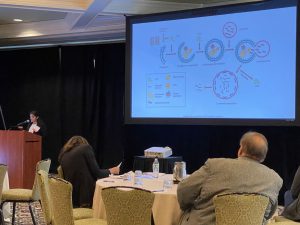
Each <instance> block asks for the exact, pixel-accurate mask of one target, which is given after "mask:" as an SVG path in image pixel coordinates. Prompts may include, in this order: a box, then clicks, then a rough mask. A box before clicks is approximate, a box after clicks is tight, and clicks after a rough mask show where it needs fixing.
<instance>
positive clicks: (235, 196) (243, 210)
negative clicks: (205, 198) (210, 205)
mask: <svg viewBox="0 0 300 225" xmlns="http://www.w3.org/2000/svg"><path fill="white" fill-rule="evenodd" d="M213 202H214V206H215V214H216V225H261V224H263V220H264V214H265V211H266V209H267V206H268V204H269V198H268V197H267V196H264V195H261V194H257V193H232V194H223V195H217V196H215V197H214V199H213Z"/></svg>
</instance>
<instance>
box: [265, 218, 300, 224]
mask: <svg viewBox="0 0 300 225" xmlns="http://www.w3.org/2000/svg"><path fill="white" fill-rule="evenodd" d="M297 224H298V225H299V224H300V223H299V222H295V221H293V220H290V219H288V218H285V217H283V216H274V217H273V221H272V222H271V223H268V225H297Z"/></svg>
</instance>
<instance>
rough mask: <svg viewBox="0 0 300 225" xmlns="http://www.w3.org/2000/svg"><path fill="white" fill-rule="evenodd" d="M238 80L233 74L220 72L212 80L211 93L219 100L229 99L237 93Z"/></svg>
mask: <svg viewBox="0 0 300 225" xmlns="http://www.w3.org/2000/svg"><path fill="white" fill-rule="evenodd" d="M238 86H239V85H238V79H237V77H236V75H235V74H234V73H233V72H230V71H227V70H225V71H222V72H220V73H218V74H217V75H216V76H215V78H214V80H213V91H214V93H215V95H216V96H217V97H218V98H220V99H230V98H232V97H233V96H235V94H236V93H237V90H238Z"/></svg>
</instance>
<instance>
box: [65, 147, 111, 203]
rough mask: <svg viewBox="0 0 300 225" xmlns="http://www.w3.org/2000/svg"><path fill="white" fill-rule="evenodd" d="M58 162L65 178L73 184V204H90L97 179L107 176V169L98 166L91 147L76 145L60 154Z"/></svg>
mask: <svg viewBox="0 0 300 225" xmlns="http://www.w3.org/2000/svg"><path fill="white" fill-rule="evenodd" d="M60 164H61V167H62V170H63V173H64V178H65V180H67V181H69V182H70V183H71V184H72V185H73V193H72V198H73V206H74V207H80V206H92V202H93V196H94V191H95V183H96V181H97V179H100V178H104V177H107V176H109V170H108V169H100V168H99V166H98V164H97V161H96V158H95V155H94V151H93V148H92V147H91V146H90V145H88V144H83V145H80V146H76V147H74V148H73V149H71V150H70V151H68V152H66V153H64V154H63V155H62V157H61V160H60Z"/></svg>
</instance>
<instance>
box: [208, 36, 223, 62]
mask: <svg viewBox="0 0 300 225" xmlns="http://www.w3.org/2000/svg"><path fill="white" fill-rule="evenodd" d="M205 55H206V57H207V59H208V60H210V61H213V62H214V61H218V60H220V59H221V58H222V57H223V55H224V45H223V42H222V41H220V40H219V39H212V40H210V41H209V42H207V44H206V46H205Z"/></svg>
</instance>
